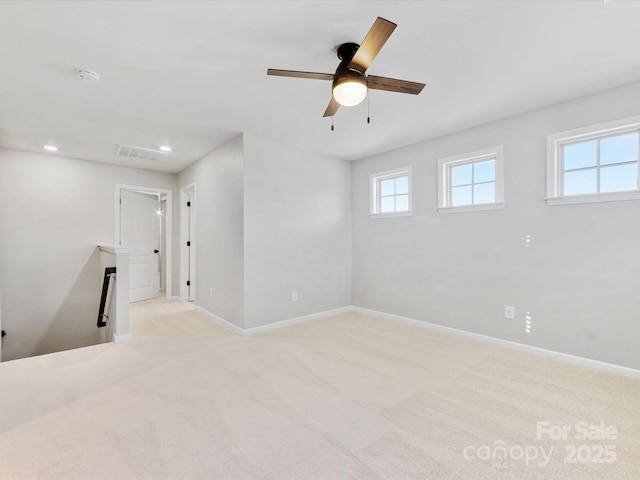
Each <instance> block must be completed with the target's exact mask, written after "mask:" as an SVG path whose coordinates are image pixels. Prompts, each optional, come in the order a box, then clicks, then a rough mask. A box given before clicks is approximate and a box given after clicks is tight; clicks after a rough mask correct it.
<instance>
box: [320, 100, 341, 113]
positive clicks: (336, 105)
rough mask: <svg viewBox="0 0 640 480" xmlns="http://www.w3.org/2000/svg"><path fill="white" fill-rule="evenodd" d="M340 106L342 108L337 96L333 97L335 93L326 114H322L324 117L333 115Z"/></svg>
mask: <svg viewBox="0 0 640 480" xmlns="http://www.w3.org/2000/svg"><path fill="white" fill-rule="evenodd" d="M339 108H340V104H339V103H338V102H337V100H336V99H335V98H333V95H331V101H330V102H329V106H328V107H327V109H326V110H325V111H324V115H322V116H323V117H333V116H334V115H335V114H336V112H337V111H338V109H339Z"/></svg>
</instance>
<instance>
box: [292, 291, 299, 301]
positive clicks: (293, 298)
mask: <svg viewBox="0 0 640 480" xmlns="http://www.w3.org/2000/svg"><path fill="white" fill-rule="evenodd" d="M291 301H292V302H297V301H298V291H297V290H296V291H295V292H291Z"/></svg>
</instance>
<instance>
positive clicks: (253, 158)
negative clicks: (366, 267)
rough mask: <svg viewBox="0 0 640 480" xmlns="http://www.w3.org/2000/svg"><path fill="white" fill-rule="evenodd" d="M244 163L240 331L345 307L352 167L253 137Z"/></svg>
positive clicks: (248, 139) (347, 299) (247, 136)
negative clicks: (295, 295) (295, 297)
mask: <svg viewBox="0 0 640 480" xmlns="http://www.w3.org/2000/svg"><path fill="white" fill-rule="evenodd" d="M244 164H245V169H244V258H245V263H244V272H245V273H244V285H245V321H244V328H251V327H256V326H260V325H265V324H269V323H273V322H277V321H281V320H288V319H291V318H296V317H299V316H303V315H307V314H311V313H318V312H323V311H327V310H331V309H334V308H338V307H343V306H346V305H349V304H350V300H351V201H350V165H349V164H348V163H347V162H343V161H340V160H336V159H333V158H329V157H326V156H322V155H316V154H312V153H309V152H303V151H300V150H296V149H292V148H290V147H289V146H287V145H284V144H281V143H277V142H273V141H270V140H267V139H264V138H261V137H258V136H256V135H252V134H245V136H244ZM198 195H199V193H198ZM293 291H297V292H298V301H297V302H293V301H292V292H293Z"/></svg>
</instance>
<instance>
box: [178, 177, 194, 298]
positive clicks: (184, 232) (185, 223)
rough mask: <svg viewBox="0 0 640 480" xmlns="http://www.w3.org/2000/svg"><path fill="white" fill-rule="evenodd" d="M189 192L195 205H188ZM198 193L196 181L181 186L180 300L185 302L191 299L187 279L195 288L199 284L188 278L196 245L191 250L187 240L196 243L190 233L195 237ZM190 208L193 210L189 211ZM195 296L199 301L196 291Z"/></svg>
mask: <svg viewBox="0 0 640 480" xmlns="http://www.w3.org/2000/svg"><path fill="white" fill-rule="evenodd" d="M189 193H192V196H191V197H192V200H193V205H192V206H190V207H187V199H188V198H189V195H188V194H189ZM196 193H197V187H196V182H192V183H190V184H188V185H185V186H184V187H181V188H180V300H182V301H183V302H188V301H189V289H187V280H190V281H191V286H192V287H193V288H194V290H195V286H196V285H197V284H196V281H195V280H196V279H195V278H191V279H190V278H188V277H189V273H190V258H189V254H191V256H192V257H193V259H194V261H193V262H192V263H195V258H196V249H195V245H194V247H193V248H191V251H189V250H188V248H189V247H187V242H186V239H187V238H189V240H190V241H192V242H194V243H195V239H194V238H191V235H190V233H193V236H194V237H195V234H196V208H197V204H198V202H197V201H196ZM189 209H191V210H190V211H189ZM190 221H191V223H190ZM194 276H195V275H194ZM193 297H194V301H195V302H196V303H197V301H198V297H197V296H196V294H195V291H194V295H193Z"/></svg>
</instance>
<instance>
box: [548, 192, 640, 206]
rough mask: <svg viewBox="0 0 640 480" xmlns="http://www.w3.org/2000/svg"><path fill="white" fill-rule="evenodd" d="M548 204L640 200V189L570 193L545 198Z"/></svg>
mask: <svg viewBox="0 0 640 480" xmlns="http://www.w3.org/2000/svg"><path fill="white" fill-rule="evenodd" d="M545 200H546V202H547V205H550V206H553V205H575V204H579V203H602V202H620V201H624V200H640V191H639V190H631V191H627V192H611V193H592V194H588V195H570V196H567V197H548V198H545Z"/></svg>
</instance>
